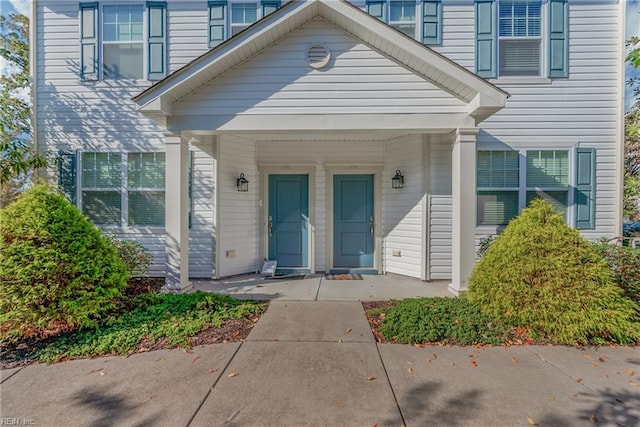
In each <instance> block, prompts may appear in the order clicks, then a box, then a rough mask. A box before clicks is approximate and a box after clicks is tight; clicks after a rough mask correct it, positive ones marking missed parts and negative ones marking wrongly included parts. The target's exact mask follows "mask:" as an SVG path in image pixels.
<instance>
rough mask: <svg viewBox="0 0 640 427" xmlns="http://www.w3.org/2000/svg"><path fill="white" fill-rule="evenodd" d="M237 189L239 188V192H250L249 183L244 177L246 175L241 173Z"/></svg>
mask: <svg viewBox="0 0 640 427" xmlns="http://www.w3.org/2000/svg"><path fill="white" fill-rule="evenodd" d="M236 187H238V191H242V192H246V191H249V181H247V179H246V178H245V177H244V173H241V174H240V178H238V179H237V180H236Z"/></svg>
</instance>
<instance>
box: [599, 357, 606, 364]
mask: <svg viewBox="0 0 640 427" xmlns="http://www.w3.org/2000/svg"><path fill="white" fill-rule="evenodd" d="M598 361H599V362H600V363H604V362H606V360H605V359H604V357H599V358H598Z"/></svg>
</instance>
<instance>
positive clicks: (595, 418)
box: [589, 414, 598, 424]
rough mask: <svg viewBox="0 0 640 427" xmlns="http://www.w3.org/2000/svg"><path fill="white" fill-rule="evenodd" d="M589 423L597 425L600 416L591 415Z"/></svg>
mask: <svg viewBox="0 0 640 427" xmlns="http://www.w3.org/2000/svg"><path fill="white" fill-rule="evenodd" d="M589 421H591V422H592V423H594V424H595V423H597V422H598V416H597V415H596V414H591V416H590V417H589Z"/></svg>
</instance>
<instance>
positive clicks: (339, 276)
mask: <svg viewBox="0 0 640 427" xmlns="http://www.w3.org/2000/svg"><path fill="white" fill-rule="evenodd" d="M324 277H325V279H327V280H362V274H327V275H325V276H324Z"/></svg>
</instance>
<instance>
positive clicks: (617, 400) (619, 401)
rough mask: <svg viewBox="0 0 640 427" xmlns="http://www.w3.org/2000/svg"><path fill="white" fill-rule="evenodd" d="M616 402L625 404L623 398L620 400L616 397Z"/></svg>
mask: <svg viewBox="0 0 640 427" xmlns="http://www.w3.org/2000/svg"><path fill="white" fill-rule="evenodd" d="M616 402H618V403H619V404H621V405H624V402H623V401H622V400H620V399H616Z"/></svg>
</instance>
